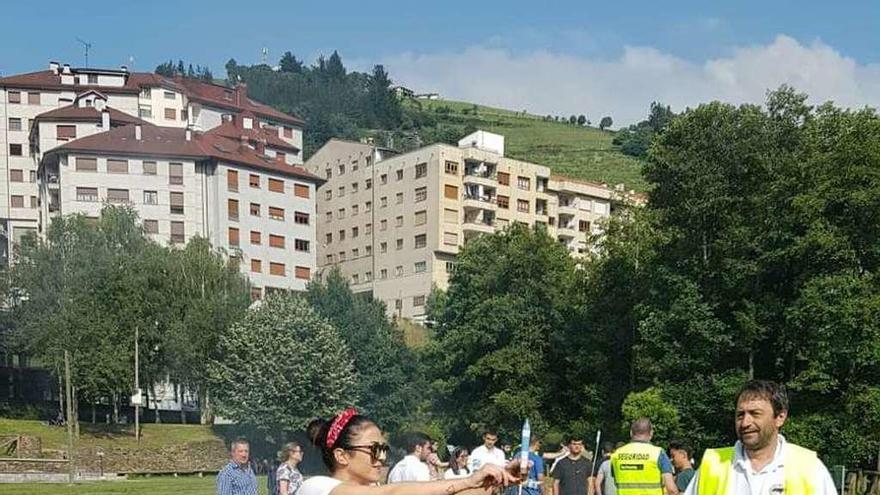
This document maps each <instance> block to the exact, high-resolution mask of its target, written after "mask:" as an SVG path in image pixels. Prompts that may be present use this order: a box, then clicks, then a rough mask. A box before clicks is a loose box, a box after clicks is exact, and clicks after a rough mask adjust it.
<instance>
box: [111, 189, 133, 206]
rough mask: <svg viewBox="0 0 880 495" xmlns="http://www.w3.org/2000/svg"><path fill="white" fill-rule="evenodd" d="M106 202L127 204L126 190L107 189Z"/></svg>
mask: <svg viewBox="0 0 880 495" xmlns="http://www.w3.org/2000/svg"><path fill="white" fill-rule="evenodd" d="M107 202H108V203H115V204H122V203H128V189H107Z"/></svg>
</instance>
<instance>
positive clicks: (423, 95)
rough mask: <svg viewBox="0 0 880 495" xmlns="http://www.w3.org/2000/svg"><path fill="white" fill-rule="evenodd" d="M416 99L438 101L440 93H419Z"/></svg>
mask: <svg viewBox="0 0 880 495" xmlns="http://www.w3.org/2000/svg"><path fill="white" fill-rule="evenodd" d="M416 98H418V99H420V100H439V99H440V93H421V94H417V95H416Z"/></svg>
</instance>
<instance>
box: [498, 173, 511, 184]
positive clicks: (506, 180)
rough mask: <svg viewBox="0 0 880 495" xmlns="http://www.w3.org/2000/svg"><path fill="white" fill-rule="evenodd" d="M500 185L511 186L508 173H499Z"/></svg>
mask: <svg viewBox="0 0 880 495" xmlns="http://www.w3.org/2000/svg"><path fill="white" fill-rule="evenodd" d="M498 184H499V185H502V186H509V185H510V174H508V173H507V172H498Z"/></svg>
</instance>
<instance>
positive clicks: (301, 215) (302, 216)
mask: <svg viewBox="0 0 880 495" xmlns="http://www.w3.org/2000/svg"><path fill="white" fill-rule="evenodd" d="M293 223H297V224H299V225H308V224H309V214H308V213H306V212H303V211H295V212H293Z"/></svg>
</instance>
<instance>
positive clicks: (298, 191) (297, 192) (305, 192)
mask: <svg viewBox="0 0 880 495" xmlns="http://www.w3.org/2000/svg"><path fill="white" fill-rule="evenodd" d="M293 195H294V196H296V197H297V198H306V199H308V197H309V186H307V185H305V184H294V185H293Z"/></svg>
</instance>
